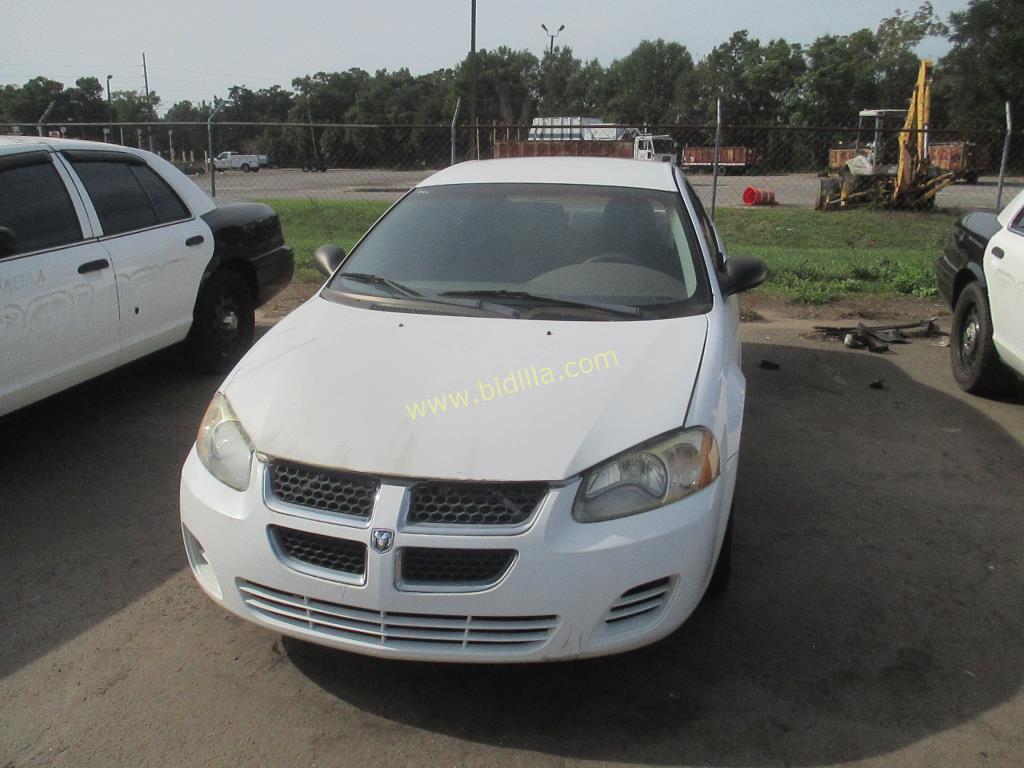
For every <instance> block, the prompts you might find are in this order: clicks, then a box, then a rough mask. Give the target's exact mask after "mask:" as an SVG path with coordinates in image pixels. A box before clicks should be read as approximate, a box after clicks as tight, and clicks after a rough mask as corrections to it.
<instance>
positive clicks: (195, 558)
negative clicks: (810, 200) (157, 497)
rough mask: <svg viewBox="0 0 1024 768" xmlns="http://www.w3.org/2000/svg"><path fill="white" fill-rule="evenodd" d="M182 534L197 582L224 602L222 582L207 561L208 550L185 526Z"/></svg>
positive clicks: (182, 528) (182, 527)
mask: <svg viewBox="0 0 1024 768" xmlns="http://www.w3.org/2000/svg"><path fill="white" fill-rule="evenodd" d="M181 534H182V538H184V539H185V554H187V555H188V564H189V565H190V566H191V567H192V573H194V574H195V576H196V580H197V581H198V582H199V583H200V584H202V585H203V586H204V587H206V589H207V591H208V592H210V593H211V594H213V595H216V596H217V599H219V600H223V599H224V593H223V592H222V591H221V588H220V582H218V581H217V575H216V574H215V573H214V572H213V566H211V565H210V561H209V560H207V559H206V550H205V549H203V545H202V544H201V543H200V542H199V539H197V538H196V537H195V536H194V535H193V534H192V531H190V530H189V529H188V528H186V527H185V526H184V525H183V526H181Z"/></svg>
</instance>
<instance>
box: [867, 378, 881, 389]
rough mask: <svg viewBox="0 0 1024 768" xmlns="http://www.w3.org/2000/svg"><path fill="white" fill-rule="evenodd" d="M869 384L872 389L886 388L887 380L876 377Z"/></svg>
mask: <svg viewBox="0 0 1024 768" xmlns="http://www.w3.org/2000/svg"><path fill="white" fill-rule="evenodd" d="M868 386H869V387H871V388H872V389H885V380H884V379H875V380H874V381H872V382H871V383H870V384H868Z"/></svg>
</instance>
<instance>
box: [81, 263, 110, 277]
mask: <svg viewBox="0 0 1024 768" xmlns="http://www.w3.org/2000/svg"><path fill="white" fill-rule="evenodd" d="M109 266H110V262H109V261H107V260H106V259H96V260H95V261H87V262H85V264H81V265H79V267H78V274H80V275H84V274H86V273H88V272H99V271H100V270H101V269H106V268H107V267H109Z"/></svg>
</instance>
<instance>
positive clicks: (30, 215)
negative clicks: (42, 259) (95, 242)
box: [0, 152, 82, 258]
mask: <svg viewBox="0 0 1024 768" xmlns="http://www.w3.org/2000/svg"><path fill="white" fill-rule="evenodd" d="M81 239H82V227H81V225H80V224H79V222H78V215H77V214H76V213H75V208H74V205H72V203H71V198H70V197H68V190H67V187H65V186H64V181H63V179H61V177H60V175H59V174H58V173H57V169H56V168H54V167H53V163H52V162H51V161H50V157H49V153H47V152H39V153H36V152H33V153H30V154H29V155H28V156H19V155H15V156H13V157H9V158H0V258H2V257H4V256H14V255H17V254H21V253H30V252H32V251H39V250H42V249H44V248H55V247H57V246H61V245H68V244H69V243H76V242H78V241H79V240H81Z"/></svg>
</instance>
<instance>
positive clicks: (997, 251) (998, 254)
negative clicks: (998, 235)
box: [992, 245, 1006, 259]
mask: <svg viewBox="0 0 1024 768" xmlns="http://www.w3.org/2000/svg"><path fill="white" fill-rule="evenodd" d="M992 255H993V256H995V257H996V258H997V259H1001V258H1003V256H1005V255H1006V252H1005V251H1004V250H1003V249H1002V248H1000V247H999V246H998V245H997V246H996V247H995V248H993V249H992Z"/></svg>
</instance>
